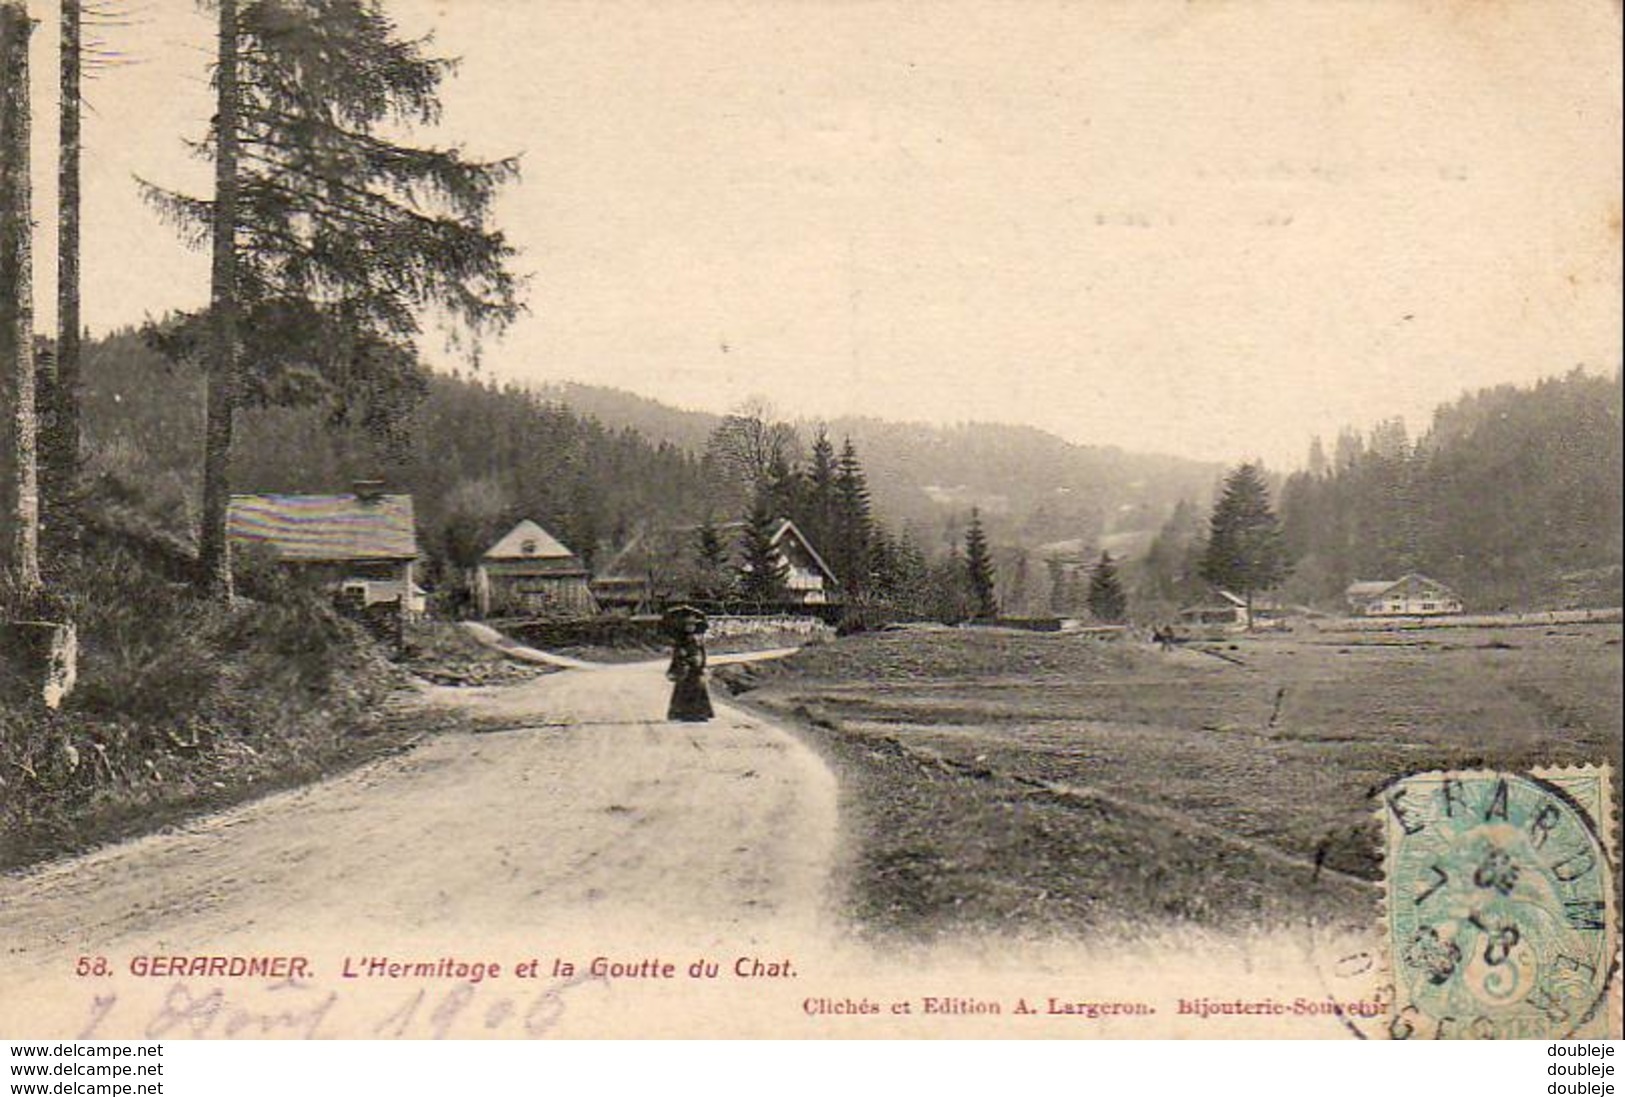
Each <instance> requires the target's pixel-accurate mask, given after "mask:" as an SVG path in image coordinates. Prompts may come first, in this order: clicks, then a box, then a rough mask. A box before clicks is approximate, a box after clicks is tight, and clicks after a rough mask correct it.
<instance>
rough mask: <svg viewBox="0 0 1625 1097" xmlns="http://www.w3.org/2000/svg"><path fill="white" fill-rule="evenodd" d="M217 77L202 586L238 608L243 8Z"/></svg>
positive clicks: (225, 32)
mask: <svg viewBox="0 0 1625 1097" xmlns="http://www.w3.org/2000/svg"><path fill="white" fill-rule="evenodd" d="M219 51H220V54H219V59H218V62H217V66H216V70H215V83H216V89H215V90H216V94H217V97H218V104H217V106H216V113H215V161H214V230H213V231H214V243H213V257H212V264H211V268H210V292H209V368H208V390H209V391H208V400H207V410H206V412H205V416H206V418H205V421H204V428H203V513H202V529H201V530H200V531H199V536H198V578H199V583H200V584H201V586H202V587H203V588H204V589H205V590H207V591H209V592H210V593H212V594H214V595H215V596H217V597H220V598H222V599H225V600H227V601H230V599H231V595H232V590H231V552H230V545H229V543H228V542H227V540H226V510H227V507H228V506H229V504H230V501H231V435H232V418H233V416H234V415H235V414H236V410H237V386H238V376H237V373H238V355H237V232H236V226H237V138H238V133H237V103H238V89H237V0H220V42H219Z"/></svg>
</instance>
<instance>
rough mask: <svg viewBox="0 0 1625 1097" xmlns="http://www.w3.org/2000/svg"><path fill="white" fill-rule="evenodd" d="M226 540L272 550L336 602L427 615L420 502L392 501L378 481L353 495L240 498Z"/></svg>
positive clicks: (228, 514) (365, 483)
mask: <svg viewBox="0 0 1625 1097" xmlns="http://www.w3.org/2000/svg"><path fill="white" fill-rule="evenodd" d="M226 536H227V538H228V539H229V540H230V542H231V544H232V545H233V546H236V547H242V548H249V547H259V548H262V549H266V550H269V551H270V552H271V553H272V554H273V555H274V556H275V558H276V560H277V561H278V562H279V563H281V564H282V565H284V566H285V567H287V568H288V569H290V570H291V571H293V572H295V573H296V574H298V575H300V576H301V577H303V578H304V579H306V580H307V581H309V582H312V583H316V584H319V585H320V586H321V587H322V588H323V589H324V590H327V591H330V592H332V593H333V594H334V595H336V596H340V595H348V596H349V597H351V598H356V599H358V600H359V601H360V602H361V603H362V605H363V606H368V607H370V606H376V605H381V604H393V605H397V606H399V607H400V610H401V613H402V614H403V615H410V614H414V613H421V612H422V610H423V591H422V589H421V588H420V587H418V586H417V584H416V583H415V582H414V581H413V573H414V571H415V568H416V564H417V557H418V545H417V533H416V524H415V520H414V517H413V510H412V497H411V496H410V495H391V494H387V493H385V492H384V491H383V485H382V484H379V483H377V482H375V481H362V482H359V483H357V484H356V486H355V491H354V493H352V494H349V495H233V496H232V497H231V501H230V504H229V505H228V508H227V510H226ZM403 592H404V593H405V595H406V597H405V599H404V601H403V599H402V593H403Z"/></svg>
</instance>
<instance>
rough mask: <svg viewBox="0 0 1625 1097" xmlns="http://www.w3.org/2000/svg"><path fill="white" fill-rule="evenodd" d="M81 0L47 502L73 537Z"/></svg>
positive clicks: (76, 0) (62, 533)
mask: <svg viewBox="0 0 1625 1097" xmlns="http://www.w3.org/2000/svg"><path fill="white" fill-rule="evenodd" d="M80 2H81V0H62V27H61V37H60V40H59V43H58V60H59V64H60V80H61V99H62V103H61V119H60V128H59V138H60V142H59V149H58V152H57V235H56V240H57V244H56V249H57V250H56V311H57V336H56V377H55V384H54V385H53V386H52V391H51V405H52V406H51V412H52V415H51V436H50V438H49V439H47V441H46V454H45V463H46V467H47V469H48V470H49V479H48V481H47V484H46V487H47V491H46V496H45V507H46V514H47V518H48V519H49V523H50V524H49V527H48V528H50V529H53V530H55V531H56V534H57V537H58V538H59V539H71V537H72V535H73V530H74V528H75V527H77V525H78V522H77V515H76V514H75V513H74V510H75V499H76V498H77V495H78V490H77V489H78V482H79V376H80V366H79V360H80V333H81V331H82V330H83V325H82V323H81V321H80V312H79V118H80V114H79V108H80V93H79V71H80V58H81V35H80V22H81V20H80V15H81V12H80Z"/></svg>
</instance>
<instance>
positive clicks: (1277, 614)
mask: <svg viewBox="0 0 1625 1097" xmlns="http://www.w3.org/2000/svg"><path fill="white" fill-rule="evenodd" d="M1213 594H1214V597H1213V600H1212V601H1211V602H1206V603H1203V604H1202V605H1197V606H1187V607H1185V608H1184V609H1182V610H1180V611H1179V620H1180V622H1181V623H1182V624H1186V625H1200V626H1207V627H1216V628H1224V629H1248V628H1260V627H1266V628H1267V627H1272V626H1273V627H1277V628H1279V627H1281V624H1282V622H1283V621H1284V620H1285V618H1286V616H1287V611H1286V609H1285V607H1283V606H1281V605H1280V603H1278V602H1275V601H1273V600H1271V599H1267V598H1259V597H1256V596H1255V597H1254V598H1253V604H1252V607H1251V609H1249V608H1248V606H1247V599H1245V598H1243V597H1242V596H1241V595H1239V594H1233V593H1231V592H1230V591H1228V590H1215V591H1214V592H1213Z"/></svg>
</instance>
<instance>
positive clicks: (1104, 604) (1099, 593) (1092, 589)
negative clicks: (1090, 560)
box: [1088, 552, 1128, 625]
mask: <svg viewBox="0 0 1625 1097" xmlns="http://www.w3.org/2000/svg"><path fill="white" fill-rule="evenodd" d="M1088 601H1089V613H1090V614H1091V615H1092V616H1093V617H1094V619H1095V620H1097V621H1104V622H1105V623H1107V624H1111V625H1117V624H1122V622H1123V620H1124V619H1125V618H1126V617H1127V616H1128V597H1127V595H1125V594H1124V593H1123V584H1122V583H1121V582H1120V581H1119V580H1118V578H1117V561H1115V560H1113V559H1112V554H1111V553H1109V552H1102V553H1101V554H1100V560H1099V561H1097V562H1096V564H1095V568H1094V571H1092V572H1091V573H1090V574H1089V596H1088Z"/></svg>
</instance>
